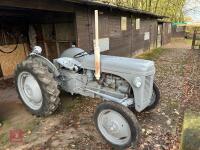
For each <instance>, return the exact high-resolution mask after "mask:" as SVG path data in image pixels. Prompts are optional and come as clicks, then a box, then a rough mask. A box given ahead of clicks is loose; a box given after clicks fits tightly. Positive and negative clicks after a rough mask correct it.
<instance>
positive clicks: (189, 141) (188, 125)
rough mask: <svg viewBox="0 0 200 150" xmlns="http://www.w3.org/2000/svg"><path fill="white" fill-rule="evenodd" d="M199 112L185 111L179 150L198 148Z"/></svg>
mask: <svg viewBox="0 0 200 150" xmlns="http://www.w3.org/2000/svg"><path fill="white" fill-rule="evenodd" d="M199 141H200V113H196V112H190V111H188V112H186V113H185V116H184V123H183V130H182V137H181V150H198V149H200V142H199Z"/></svg>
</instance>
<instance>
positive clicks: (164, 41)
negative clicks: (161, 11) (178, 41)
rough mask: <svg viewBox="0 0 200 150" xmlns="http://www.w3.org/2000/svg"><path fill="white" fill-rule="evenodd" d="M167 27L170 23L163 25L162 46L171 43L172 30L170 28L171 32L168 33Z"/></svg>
mask: <svg viewBox="0 0 200 150" xmlns="http://www.w3.org/2000/svg"><path fill="white" fill-rule="evenodd" d="M169 25H171V23H168V22H165V23H163V32H162V33H163V34H162V45H165V44H168V43H169V42H170V41H171V36H172V28H171V32H170V33H169V31H168V30H170V29H169Z"/></svg>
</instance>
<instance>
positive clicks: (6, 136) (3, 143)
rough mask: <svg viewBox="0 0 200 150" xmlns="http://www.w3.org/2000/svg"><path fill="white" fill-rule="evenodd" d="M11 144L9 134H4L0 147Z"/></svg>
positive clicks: (1, 137)
mask: <svg viewBox="0 0 200 150" xmlns="http://www.w3.org/2000/svg"><path fill="white" fill-rule="evenodd" d="M9 142H10V141H9V137H8V133H2V134H1V136H0V147H2V146H4V145H6V144H8V143H9Z"/></svg>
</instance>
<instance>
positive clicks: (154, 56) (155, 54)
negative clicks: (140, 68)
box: [136, 48, 165, 60]
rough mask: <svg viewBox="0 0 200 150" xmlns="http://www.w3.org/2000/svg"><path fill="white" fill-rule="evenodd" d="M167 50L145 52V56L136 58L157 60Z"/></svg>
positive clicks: (141, 55) (159, 49)
mask: <svg viewBox="0 0 200 150" xmlns="http://www.w3.org/2000/svg"><path fill="white" fill-rule="evenodd" d="M164 50H165V49H163V48H156V49H153V50H151V51H148V52H144V53H143V54H140V55H137V56H136V58H140V59H147V60H156V59H157V58H158V57H159V56H160V55H161V54H162V53H163V52H164Z"/></svg>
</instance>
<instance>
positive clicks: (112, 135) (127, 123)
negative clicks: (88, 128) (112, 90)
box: [94, 102, 140, 149]
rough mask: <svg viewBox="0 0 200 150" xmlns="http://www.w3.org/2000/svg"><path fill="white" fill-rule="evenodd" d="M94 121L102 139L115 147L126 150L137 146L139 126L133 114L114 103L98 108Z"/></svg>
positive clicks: (104, 103) (101, 105) (106, 103)
mask: <svg viewBox="0 0 200 150" xmlns="http://www.w3.org/2000/svg"><path fill="white" fill-rule="evenodd" d="M94 121H95V125H96V128H97V130H98V131H99V133H100V134H101V135H102V137H103V138H104V139H105V140H106V141H107V142H108V143H109V144H111V145H112V146H113V147H115V148H117V149H125V148H128V147H130V146H133V147H134V146H136V144H137V141H138V139H139V132H140V128H139V124H138V122H137V119H136V117H135V115H134V114H133V112H131V111H130V110H129V109H128V108H127V107H125V106H123V105H120V104H118V103H114V102H103V103H101V104H100V105H99V106H97V109H96V112H95V115H94Z"/></svg>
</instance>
